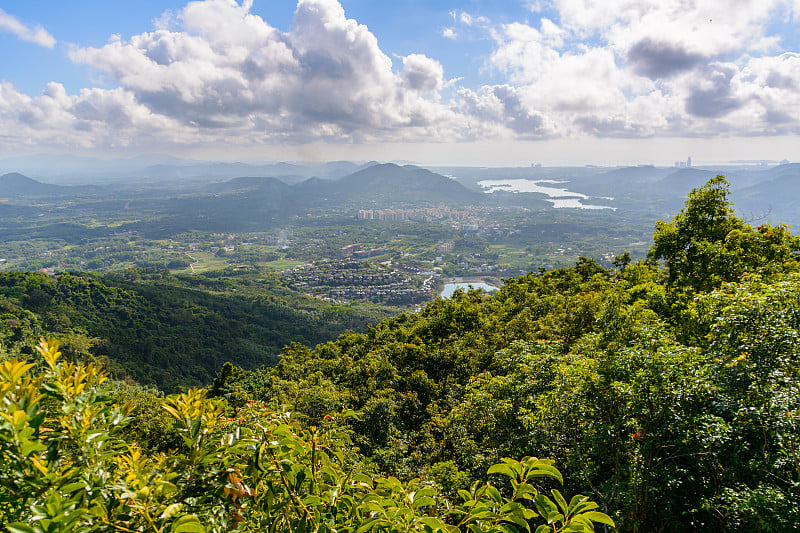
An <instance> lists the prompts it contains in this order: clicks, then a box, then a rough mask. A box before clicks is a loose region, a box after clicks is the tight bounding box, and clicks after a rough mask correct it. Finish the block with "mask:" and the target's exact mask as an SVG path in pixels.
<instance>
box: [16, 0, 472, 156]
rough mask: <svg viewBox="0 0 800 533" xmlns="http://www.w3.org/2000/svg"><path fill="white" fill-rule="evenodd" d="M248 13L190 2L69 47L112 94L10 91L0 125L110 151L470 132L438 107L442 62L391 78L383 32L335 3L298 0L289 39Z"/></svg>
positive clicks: (407, 68)
mask: <svg viewBox="0 0 800 533" xmlns="http://www.w3.org/2000/svg"><path fill="white" fill-rule="evenodd" d="M249 7H250V5H249V3H247V2H245V3H244V4H239V3H237V2H236V1H234V0H206V1H202V2H192V3H190V4H188V5H187V6H186V7H185V8H184V9H183V10H182V11H180V12H179V13H175V14H174V15H172V14H167V15H165V16H164V17H162V18H161V19H159V21H158V22H157V23H156V24H155V25H156V26H157V28H158V29H156V30H154V31H152V32H147V33H142V34H139V35H134V36H133V37H131V38H130V39H127V40H123V39H121V38H120V37H119V36H112V37H111V39H110V40H109V41H108V43H107V44H106V45H104V46H101V47H98V48H93V47H88V48H78V47H73V49H72V50H71V51H70V58H71V59H72V60H73V61H75V62H77V63H82V64H86V65H88V66H90V67H91V68H92V69H94V70H95V71H96V72H99V73H101V74H102V75H104V76H105V77H106V78H107V79H108V80H109V81H111V82H112V84H114V85H116V87H115V88H114V89H100V88H94V89H85V90H83V91H81V93H80V94H78V95H72V96H69V95H66V94H65V93H64V92H63V88H61V89H56V88H53V90H52V91H50V92H52V93H53V94H58V95H59V98H53V97H52V96H50V95H48V94H44V95H41V96H39V97H35V98H29V97H26V96H25V95H21V94H19V93H17V92H16V91H15V90H14V89H13V87H11V86H7V87H6V88H5V91H4V94H3V99H4V101H5V103H7V105H6V106H5V109H6V112H4V113H2V114H1V115H0V127H3V128H4V129H14V128H16V129H17V130H24V131H26V132H28V134H29V136H30V138H31V139H41V140H43V141H46V142H49V139H51V138H53V137H54V133H55V132H56V131H57V130H59V129H62V128H63V129H66V130H70V129H71V130H73V131H75V132H77V133H76V135H75V136H74V139H75V142H82V141H80V140H84V141H85V142H90V139H92V138H95V139H96V142H97V143H98V144H103V145H111V144H115V145H120V144H122V145H124V144H127V143H138V144H139V145H146V144H147V143H153V144H156V145H157V144H158V143H159V139H163V140H164V142H169V143H176V144H185V145H188V144H192V143H208V144H212V143H225V144H259V143H305V142H310V141H313V140H320V139H323V140H327V141H333V142H363V141H376V140H377V141H393V140H426V141H437V140H445V139H447V140H452V139H458V138H465V137H468V136H470V135H472V131H471V130H470V128H471V125H470V124H471V123H470V120H469V117H463V116H461V115H460V114H459V112H458V111H457V109H456V107H457V106H455V105H454V104H451V103H450V102H442V99H441V94H440V92H441V91H442V90H443V89H444V88H445V87H446V86H448V84H449V85H452V83H454V82H453V80H450V81H449V82H447V83H445V80H444V69H443V67H442V65H441V63H439V62H438V61H436V60H434V59H432V58H429V57H427V56H425V55H422V54H410V55H408V56H405V57H403V58H402V69H401V70H400V71H399V72H396V71H394V70H393V65H392V60H391V59H390V58H389V57H388V56H387V55H386V54H385V53H384V52H383V51H382V50H381V48H380V47H379V44H378V41H377V39H376V37H375V36H374V35H373V34H372V33H371V32H370V31H369V29H368V28H367V27H366V26H364V25H362V24H359V23H357V22H356V21H355V20H352V19H348V18H346V16H345V13H344V10H343V9H342V7H341V5H340V4H339V3H338V2H337V1H335V0H300V1H299V3H298V5H297V9H296V11H295V17H294V22H293V24H292V26H291V29H290V30H289V31H288V32H282V31H279V30H277V29H276V28H273V27H271V26H270V25H269V24H268V23H267V22H265V21H264V20H263V19H261V18H260V17H258V16H255V15H253V14H251V13H250V12H249ZM176 24H177V27H176V28H174V29H169V28H171V27H173V26H175V25H176ZM59 87H60V86H59ZM20 100H23V102H21V104H20V103H19V102H20ZM10 102H17V103H16V104H12V103H10ZM37 108H38V109H40V111H39V112H37V111H36V109H37ZM43 110H48V111H47V113H44V111H43ZM55 115H58V116H59V119H58V120H53V117H54V116H55ZM138 132H142V135H139V136H137V133H138ZM115 139H116V140H115Z"/></svg>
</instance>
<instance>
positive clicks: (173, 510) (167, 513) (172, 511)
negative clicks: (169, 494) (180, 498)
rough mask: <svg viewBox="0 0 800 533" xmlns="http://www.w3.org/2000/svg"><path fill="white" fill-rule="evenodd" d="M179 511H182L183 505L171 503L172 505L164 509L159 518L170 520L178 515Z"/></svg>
mask: <svg viewBox="0 0 800 533" xmlns="http://www.w3.org/2000/svg"><path fill="white" fill-rule="evenodd" d="M181 509H183V504H182V503H173V504H172V505H170V506H168V507H167V508H166V509H164V512H163V513H161V518H162V519H164V520H169V519H170V518H172V517H173V516H175V515H176V514H178V513H180V512H181Z"/></svg>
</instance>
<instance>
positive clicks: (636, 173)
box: [587, 165, 675, 183]
mask: <svg viewBox="0 0 800 533" xmlns="http://www.w3.org/2000/svg"><path fill="white" fill-rule="evenodd" d="M674 172H675V169H674V168H672V167H656V166H653V165H640V166H635V167H623V168H617V169H614V170H611V171H609V172H603V173H601V174H596V175H595V176H592V177H591V178H590V179H588V180H587V183H614V182H654V181H658V180H660V179H664V178H665V177H667V176H669V175H670V174H672V173H674Z"/></svg>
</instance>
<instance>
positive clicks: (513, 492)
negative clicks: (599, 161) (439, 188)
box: [0, 177, 800, 533]
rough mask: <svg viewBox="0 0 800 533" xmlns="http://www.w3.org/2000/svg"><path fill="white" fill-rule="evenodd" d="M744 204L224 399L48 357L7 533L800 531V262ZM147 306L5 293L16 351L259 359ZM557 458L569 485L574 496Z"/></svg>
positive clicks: (428, 311)
mask: <svg viewBox="0 0 800 533" xmlns="http://www.w3.org/2000/svg"><path fill="white" fill-rule="evenodd" d="M728 195H729V186H728V183H727V182H726V181H725V180H724V179H723V178H722V177H717V178H712V179H711V180H710V181H709V182H708V183H706V184H705V185H704V186H703V187H700V188H697V189H694V190H693V191H692V192H691V194H690V195H689V198H688V200H687V201H686V204H685V206H684V207H683V209H682V210H681V211H680V212H679V213H677V214H676V215H675V217H674V218H673V219H672V220H671V221H663V222H659V223H658V224H657V225H656V228H655V234H654V236H653V246H652V248H651V250H650V253H649V256H648V259H647V260H642V261H637V262H635V263H631V262H630V256H629V255H628V254H620V255H619V256H618V257H617V258H616V260H615V264H616V266H617V268H615V269H604V268H601V267H600V266H598V265H597V264H596V263H595V262H594V261H593V260H591V259H586V258H582V259H581V260H580V261H579V262H578V263H577V264H576V265H575V266H573V267H570V268H562V269H558V270H551V271H547V272H542V273H540V274H539V275H534V274H529V275H526V276H521V277H519V278H517V279H513V280H508V281H507V283H506V284H505V285H504V286H503V288H502V289H501V290H500V291H499V292H498V293H497V294H496V295H494V296H489V295H486V294H484V293H481V292H476V291H471V292H468V293H463V292H458V293H456V295H455V296H454V297H453V298H451V299H448V300H441V299H440V300H435V301H434V302H432V303H430V304H429V305H427V306H426V307H425V308H424V309H423V310H422V312H420V313H418V314H404V315H400V316H397V317H394V318H390V319H387V320H384V321H382V322H380V323H378V324H377V325H375V326H374V327H371V328H369V329H367V330H366V331H364V332H361V333H356V332H347V333H344V334H343V335H341V336H339V337H338V338H336V339H335V340H332V341H330V342H327V343H324V344H320V345H318V346H316V347H313V348H311V347H308V346H304V345H301V344H293V345H291V346H290V347H289V348H287V349H285V350H284V352H283V355H282V357H281V358H280V360H279V361H278V363H277V364H276V365H275V366H274V367H271V368H260V369H256V370H248V369H242V368H240V367H239V366H238V365H237V364H226V365H224V366H223V368H222V371H221V372H220V374H219V376H218V377H217V379H215V380H214V382H213V384H212V385H211V386H210V388H209V391H208V394H209V395H210V396H211V398H210V399H209V398H203V393H202V392H197V391H192V392H188V393H186V394H183V395H181V396H174V397H172V398H169V399H167V400H162V399H160V398H158V397H157V395H154V394H152V393H150V392H148V391H142V390H141V389H138V388H136V387H135V386H131V385H125V384H119V383H117V384H116V385H114V386H115V387H116V389H115V390H116V393H115V394H116V400H114V401H111V400H107V399H104V398H107V395H106V396H104V395H103V394H100V393H99V392H93V390H94V389H92V388H91V387H90V388H87V389H81V390H82V392H80V393H78V392H76V390H77V389H78V388H80V387H78V386H77V385H75V383H78V382H80V383H79V384H82V383H84V382H90V381H91V380H90V379H89V378H90V377H91V376H94V375H95V374H93V372H96V369H95V370H93V369H92V368H93V367H89V369H88V370H84V367H79V371H80V372H84V374H82V376H83V377H81V378H80V380H78V378H77V377H75V376H76V375H77V374H76V373H77V372H78V370H75V371H74V372H73V370H74V369H73V367H70V366H64V365H61V366H59V365H58V364H57V360H56V357H55V355H54V353H55V350H56V347H55V346H53V345H52V344H44V345H42V346H40V349H39V352H38V354H39V356H38V359H37V358H36V357H37V356H34V357H32V360H34V362H35V363H38V364H39V365H40V367H42V368H45V370H46V373H45V374H44V375H43V376H42V377H39V378H35V379H34V378H28V377H24V378H23V377H22V376H23V375H24V374H25V372H27V371H29V370H30V369H31V367H30V366H28V367H25V366H23V363H19V362H14V361H7V362H5V363H4V364H3V365H2V366H0V394H4V395H5V396H4V402H5V404H4V406H9V407H7V410H8V412H7V413H6V412H4V417H3V419H2V420H0V452H2V453H3V454H5V455H3V459H4V460H3V462H2V463H0V468H3V469H4V470H3V472H4V474H3V477H4V478H7V479H12V478H13V479H15V480H23V481H20V482H19V485H14V486H11V485H12V484H7V485H8V486H6V485H0V496H1V497H2V498H4V500H3V501H6V502H9V503H8V505H6V506H5V507H3V506H0V525H3V524H5V523H6V522H8V523H12V522H13V524H21V525H20V526H17V525H14V527H17V529H16V531H26V532H27V531H29V530H30V527H29V526H27V525H26V523H27V522H26V521H30V518H31V516H34V515H33V514H32V513H33V511H31V510H30V509H33V510H35V512H36V513H39V514H37V515H35V516H47V517H49V516H50V515H53V516H56V517H57V519H58V520H61V521H66V520H67V519H68V518H69V519H72V520H75V521H79V520H82V521H83V522H81V523H85V524H95V523H97V524H102V525H103V526H105V525H107V524H110V523H120V524H123V525H124V527H125V528H126V529H128V530H144V529H145V528H150V529H155V528H161V529H162V530H172V531H205V530H208V531H219V532H222V531H229V530H231V529H234V528H235V527H239V526H237V524H240V523H242V524H243V525H242V526H241V527H242V528H244V530H248V531H260V530H275V531H289V530H291V531H331V530H341V531H361V532H362V533H366V532H369V531H426V532H431V533H434V532H446V533H466V532H467V531H471V532H473V533H479V532H484V531H486V532H489V531H493V532H494V531H503V532H507V533H521V532H523V531H534V530H535V531H537V532H542V531H593V530H599V529H600V528H603V527H605V526H603V525H601V524H611V523H612V522H611V520H608V517H606V516H605V515H603V514H601V513H600V512H599V511H602V512H604V513H607V514H608V515H610V516H611V517H612V518H613V521H614V522H615V523H616V526H617V528H618V529H619V530H620V531H626V532H635V531H670V532H673V531H674V532H678V531H708V532H718V531H754V530H762V531H775V532H782V531H798V530H800V507H798V505H797V502H798V501H800V467H798V465H800V341H799V340H798V339H800V239H798V238H797V237H796V236H793V235H791V234H790V233H789V232H788V230H787V228H786V227H784V226H767V225H762V226H758V227H752V226H750V225H748V224H746V223H744V222H743V221H742V220H741V219H740V218H738V217H736V215H735V212H734V211H733V208H732V206H731V204H730V202H729V200H728ZM7 279H10V278H7ZM62 280H63V281H62ZM59 283H63V284H64V287H65V288H64V289H58V290H56V288H58V285H59ZM37 284H38V285H37ZM137 287H138V285H137V282H136V281H134V280H125V279H119V280H111V279H98V278H88V277H76V276H71V277H64V276H62V277H59V278H47V277H43V276H38V277H37V276H36V275H18V278H17V280H16V281H14V282H13V283H11V282H8V283H6V285H5V288H4V289H3V291H4V292H3V294H4V295H5V300H3V302H4V303H3V305H5V307H6V311H7V313H12V314H13V313H16V314H14V315H13V316H12V317H9V315H6V317H7V318H8V320H6V322H5V324H6V325H3V324H4V323H3V322H0V328H4V329H3V330H2V331H4V332H7V331H10V330H8V328H9V327H11V326H9V325H8V324H9V320H11V321H16V322H19V321H20V320H22V319H25V320H29V321H30V327H31V328H33V327H36V317H35V316H34V315H32V314H31V313H29V312H27V314H26V311H25V310H23V309H21V307H28V308H31V309H35V310H37V312H38V313H39V315H40V316H41V317H42V321H43V322H44V324H45V325H48V326H49V327H53V326H54V325H57V324H58V320H62V321H64V322H63V323H62V326H63V328H65V329H66V328H69V327H72V328H75V327H78V326H80V327H85V328H87V331H89V329H88V328H89V327H98V326H92V325H91V323H92V322H93V321H98V320H101V318H100V315H97V316H88V317H81V316H79V315H80V313H77V312H75V311H74V308H77V306H74V304H75V303H78V302H81V305H82V306H83V307H82V309H84V310H91V309H100V308H104V309H110V310H120V311H121V310H122V309H131V310H135V311H136V313H140V314H141V317H140V316H139V315H138V314H137V315H133V314H132V315H129V316H126V315H125V314H124V313H121V312H120V313H119V314H121V315H123V317H122V318H114V319H111V318H103V319H102V320H106V322H104V323H102V324H101V326H102V327H104V328H106V329H108V331H111V329H112V328H119V329H120V330H123V329H124V328H140V325H139V324H138V323H137V321H138V320H143V322H142V325H143V326H144V327H141V328H140V329H138V330H136V331H137V335H145V337H144V338H148V337H146V335H148V334H149V333H148V330H149V328H155V331H164V330H163V329H158V328H159V327H161V326H159V324H158V323H159V322H161V321H166V322H168V323H170V324H174V325H175V327H182V326H181V324H190V325H191V328H188V329H185V330H182V331H183V332H185V333H182V334H185V335H198V337H199V339H200V340H197V339H186V342H187V346H190V347H191V348H192V349H194V348H195V347H197V346H200V345H201V344H203V343H205V342H210V343H213V342H219V343H223V344H222V346H226V345H225V344H224V343H225V342H237V339H235V337H228V338H224V339H223V338H222V337H220V339H218V340H216V341H214V340H212V339H211V338H210V337H211V334H210V333H209V334H208V335H206V336H203V335H204V333H203V332H202V331H200V330H201V329H202V328H203V327H207V328H212V325H213V323H214V322H215V321H217V320H221V319H222V318H224V317H226V316H228V317H231V318H234V317H242V318H241V321H242V323H241V328H240V329H233V327H232V325H233V324H234V323H235V321H234V320H231V321H230V322H223V323H222V324H230V326H228V325H225V326H224V327H223V328H221V329H220V328H218V329H220V333H225V334H230V335H240V334H246V333H248V332H249V331H250V330H249V329H248V328H254V329H257V328H259V327H262V326H260V325H259V324H260V322H256V323H255V324H256V325H255V326H249V325H247V324H252V323H253V322H252V321H251V322H245V318H244V315H245V313H242V314H240V315H236V314H234V313H233V311H232V310H230V309H227V308H225V309H224V311H223V310H219V308H218V307H214V306H213V305H210V304H209V305H204V306H200V305H199V303H197V302H199V301H200V300H201V298H200V296H192V297H190V296H189V295H191V294H194V293H192V292H191V291H189V290H188V287H186V286H185V284H184V285H182V286H181V285H178V286H176V285H175V284H174V283H166V284H165V285H164V286H163V287H162V286H161V285H160V284H156V283H149V284H142V287H145V288H147V289H146V290H145V289H140V288H137ZM162 289H163V290H165V291H166V292H165V293H164V294H166V295H167V296H165V297H161V296H157V295H155V294H154V293H160V292H161V290H162ZM204 290H205V291H210V292H209V294H210V293H211V292H213V288H208V287H206V288H205V289H204ZM150 291H152V293H153V294H151V292H150ZM61 295H66V296H61ZM205 297H206V296H203V298H205ZM104 299H105V301H104ZM182 299H183V300H182ZM169 300H175V301H176V302H179V303H176V304H170V303H169ZM114 302H118V305H117V307H115V306H114V305H113V304H114ZM187 302H192V304H191V305H187ZM170 305H172V307H168V309H169V310H170V312H166V311H164V310H162V309H160V307H161V306H170ZM215 305H221V303H219V304H215ZM251 305H252V306H253V309H255V308H256V307H257V306H256V304H255V303H251ZM73 306H74V308H73ZM212 309H213V310H219V312H218V313H217V314H215V315H212V314H209V315H208V319H204V320H203V321H200V322H195V321H194V319H193V318H192V316H193V315H195V314H200V313H201V312H206V311H203V310H209V311H208V312H209V313H210V310H212ZM50 310H52V316H51V315H50V312H51V311H50ZM179 311H181V312H183V311H190V313H188V314H186V315H182V314H181V313H179ZM84 312H85V311H84ZM159 313H162V314H159ZM151 314H152V316H154V317H158V319H155V318H152V317H151V316H150V315H151ZM110 315H111V314H108V315H104V316H106V317H108V316H110ZM296 318H298V319H300V318H301V317H299V316H298V317H296ZM67 319H69V321H70V322H69V323H66V322H65V321H66V320H67ZM125 320H127V321H125ZM15 327H18V328H19V327H21V326H15ZM264 327H266V326H264ZM287 327H288V326H287ZM304 327H307V326H304ZM225 328H228V329H225ZM15 331H19V330H15ZM289 331H291V330H289ZM90 333H91V331H90ZM4 335H6V341H8V339H10V338H11V337H10V336H9V334H8V333H4ZM131 337H134V335H133V334H132V335H131ZM155 338H158V337H157V336H156V337H155ZM248 338H253V337H248ZM15 342H16V343H17V344H16V345H15V346H17V347H16V348H14V349H15V350H17V351H19V352H20V353H26V352H25V351H24V350H23V349H22V348H19V346H18V345H19V343H20V342H22V341H21V340H20V339H15ZM6 344H7V342H6ZM213 346H214V349H215V350H217V349H219V348H218V346H219V344H213ZM127 349H129V350H130V351H131V353H134V352H135V351H136V350H137V347H136V346H134V345H131V346H130V347H129V348H127ZM223 349H224V348H223ZM29 351H30V350H29ZM30 352H31V353H32V351H30ZM225 353H226V354H230V353H238V352H233V351H231V352H225ZM203 354H204V355H203V357H204V358H205V357H208V358H213V360H214V362H215V363H216V361H219V360H220V359H221V358H222V356H221V355H219V353H218V352H217V353H214V352H212V351H208V352H203ZM205 354H207V355H205ZM166 360H167V361H170V360H169V359H166ZM198 361H201V362H202V361H204V359H198ZM174 364H175V366H173V367H172V368H173V369H175V368H177V366H178V365H185V364H186V362H184V361H178V362H176V363H174ZM47 368H50V370H47ZM148 370H150V371H153V372H155V371H157V366H156V364H155V363H153V364H152V366H150V367H148ZM47 372H49V373H47ZM71 372H72V373H71ZM173 372H174V370H173ZM86 376H89V377H86ZM167 377H170V374H169V373H165V374H163V377H162V379H166V378H167ZM26 380H27V381H26ZM81 380H82V381H81ZM96 381H98V382H99V380H96ZM42 383H44V384H43V385H41V384H42ZM82 386H83V385H81V387H82ZM26 387H27V388H26ZM5 391H11V392H5ZM112 392H114V391H112ZM37 394H38V395H42V394H45V395H49V396H47V397H46V400H47V402H50V403H46V402H45V401H44V400H42V404H43V405H47V406H50V407H49V408H51V409H52V405H58V406H59V410H58V411H56V412H57V413H59V416H58V417H52V419H53V420H55V421H57V422H58V424H60V426H53V427H54V429H50V428H49V427H48V429H47V430H41V431H40V429H39V427H40V426H41V427H42V428H44V427H45V426H44V425H43V421H44V420H45V417H46V415H47V413H46V412H44V410H43V409H44V408H42V409H39V404H38V403H37V402H38V401H39V400H37V399H36V398H38V397H39V396H37ZM31 398H33V399H31ZM104 402H105V403H104ZM124 402H130V403H127V404H125V403H124ZM96 405H99V407H95V406H96ZM128 409H131V411H130V413H131V414H132V415H133V416H132V417H131V418H130V419H129V421H128V422H127V425H125V424H123V422H122V421H124V420H128V419H126V418H125V416H124V415H125V414H127V413H128V412H129V411H128ZM40 411H41V412H40ZM74 413H78V414H81V413H83V414H82V415H81V416H77V414H75V415H73V414H74ZM86 413H88V414H86ZM48 420H51V419H50V418H48ZM87 428H88V429H87ZM99 435H102V436H103V437H102V438H101V437H98V436H99ZM106 438H107V439H109V440H108V441H105V440H103V439H106ZM15 439H16V440H15ZM114 439H116V440H114ZM105 442H110V443H111V444H104V443H105ZM62 443H66V444H62ZM131 443H135V446H131ZM114 446H116V448H114ZM45 450H47V459H46V461H47V462H46V464H45V462H44V459H41V460H40V458H39V456H38V455H37V454H40V453H41V454H42V457H43V458H44V457H45V456H44V451H45ZM75 450H79V451H81V453H85V454H86V455H85V457H84V456H82V455H80V454H78V455H77V457H75V456H73V455H75ZM87 450H88V451H87ZM109 450H127V451H126V452H125V453H124V455H123V456H122V457H120V458H116V457H111V458H109V456H110V455H112V453H111V452H110V451H109ZM157 452H169V453H168V454H167V455H162V454H158V453H157ZM104 453H105V455H104ZM25 454H27V455H25ZM59 454H61V455H59ZM70 454H73V455H70ZM28 455H31V456H35V457H34V458H33V459H27V456H28ZM62 456H63V457H64V459H63V461H62V462H61V463H59V462H58V461H59V459H58V458H59V457H62ZM51 457H52V459H50V458H51ZM535 457H539V458H550V459H552V460H553V461H554V463H555V465H556V466H557V467H558V468H559V469H560V470H561V471H562V472H564V473H565V475H564V477H563V483H562V479H561V475H560V474H558V472H557V471H555V470H554V469H553V467H552V466H551V465H550V464H549V463H547V462H541V461H539V460H537V459H535ZM523 458H525V459H523ZM34 459H35V460H34ZM109 465H112V466H109ZM90 467H91V468H90ZM90 472H91V474H90ZM420 479H421V480H423V481H420ZM23 486H33V487H35V488H36V490H35V491H32V492H31V495H28V493H26V492H24V491H22V490H21V489H19V488H18V487H23ZM556 487H558V489H557V490H556V489H555V488H556ZM562 492H563V494H566V495H567V496H566V498H565V497H564V496H562ZM576 494H583V495H586V496H585V497H581V496H574V497H573V498H570V495H576ZM551 496H552V498H551ZM590 500H592V501H594V502H596V506H595V504H594V503H591V501H590ZM42 502H48V505H49V507H48V506H46V505H45V504H44V503H42ZM595 508H596V509H597V511H593V510H592V509H595ZM61 509H69V512H61V511H60V510H61ZM75 509H77V511H74V510H75ZM584 512H585V513H586V514H582V513H584ZM81 513H83V514H81ZM70 517H72V518H70ZM75 517H77V518H75ZM156 517H157V518H156ZM48 519H49V518H48ZM4 520H5V522H4ZM54 520H55V519H54ZM103 521H106V522H103ZM593 522H594V523H595V525H594V526H592V523H593ZM54 523H55V522H54ZM201 523H202V524H204V525H205V527H203V526H201V525H200V524H201ZM153 524H156V525H155V526H154V525H153ZM26 527H27V528H28V529H26ZM595 527H596V529H595ZM86 529H87V530H91V529H90V528H88V527H87V528H86ZM63 530H70V529H69V528H65V529H63Z"/></svg>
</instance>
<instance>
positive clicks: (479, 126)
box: [0, 0, 800, 166]
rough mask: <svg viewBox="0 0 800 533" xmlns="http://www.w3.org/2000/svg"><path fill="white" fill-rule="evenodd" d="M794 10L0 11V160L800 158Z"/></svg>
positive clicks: (729, 5)
mask: <svg viewBox="0 0 800 533" xmlns="http://www.w3.org/2000/svg"><path fill="white" fill-rule="evenodd" d="M799 141H800V0H494V1H491V0H462V1H444V0H431V1H423V0H396V1H386V2H382V1H380V2H379V1H374V0H342V1H337V0H300V1H299V2H297V3H295V2H292V1H284V0H238V1H237V0H201V1H193V2H181V1H173V0H167V1H155V0H136V1H133V0H115V1H114V2H109V1H107V0H104V1H102V2H101V1H95V0H72V1H70V2H64V1H63V0H57V1H56V0H3V1H2V2H0V157H8V156H15V155H21V154H38V153H49V154H59V153H69V154H76V155H85V156H95V157H133V156H137V155H141V154H153V153H158V154H169V155H173V156H178V157H192V158H199V159H215V160H241V161H251V162H256V161H268V160H305V161H323V160H340V159H348V160H372V159H376V160H409V161H417V162H420V163H425V164H449V165H456V164H464V165H487V166H500V165H520V164H522V165H528V164H533V163H541V164H544V165H570V164H580V165H582V164H599V165H621V164H645V163H655V164H669V163H672V162H673V161H677V160H685V159H686V157H688V156H691V157H692V158H693V160H694V161H695V162H697V163H703V162H709V163H710V162H724V161H731V160H761V159H764V160H767V159H769V160H782V159H784V158H786V159H789V160H792V161H795V160H800V157H798V156H797V149H798V147H800V142H799Z"/></svg>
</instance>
